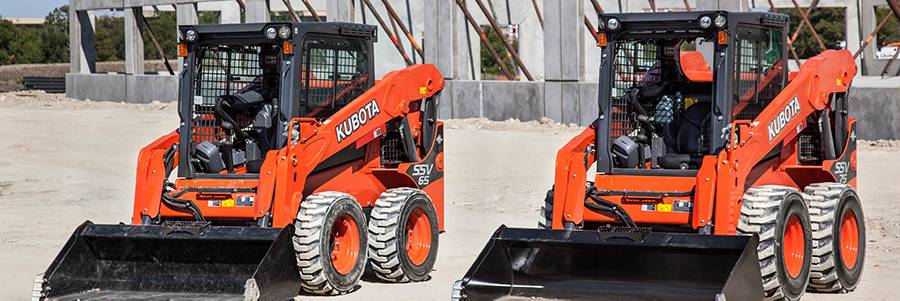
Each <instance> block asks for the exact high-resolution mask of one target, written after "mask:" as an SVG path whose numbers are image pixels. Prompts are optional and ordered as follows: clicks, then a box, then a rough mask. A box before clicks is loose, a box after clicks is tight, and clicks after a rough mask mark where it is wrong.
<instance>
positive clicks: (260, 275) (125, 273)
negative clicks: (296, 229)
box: [36, 221, 300, 300]
mask: <svg viewBox="0 0 900 301" xmlns="http://www.w3.org/2000/svg"><path fill="white" fill-rule="evenodd" d="M292 234H293V226H292V225H290V226H288V227H286V228H284V229H273V228H254V227H224V226H221V227H220V226H209V225H208V224H203V223H196V222H170V223H165V224H163V225H162V226H151V225H146V226H144V225H142V226H137V225H95V224H93V223H91V222H90V221H88V222H85V223H84V224H82V225H81V226H79V227H78V229H76V230H75V233H74V234H72V236H71V237H70V238H69V240H68V241H67V242H66V245H65V246H64V247H63V249H62V251H60V253H59V255H57V256H56V259H54V261H53V263H51V264H50V267H49V268H47V271H46V272H45V273H44V275H43V277H42V278H40V279H39V281H42V283H40V284H39V285H38V287H39V288H40V293H39V294H37V293H36V297H38V296H40V297H41V298H46V299H58V300H76V299H77V300H85V299H88V300H90V299H104V300H122V299H127V300H145V299H163V300H171V299H182V300H183V299H243V300H256V299H259V300H284V299H288V298H291V297H293V296H296V295H297V293H298V292H299V288H300V287H299V284H298V283H299V274H298V272H297V265H296V261H295V260H296V259H295V257H294V250H293V246H292V243H291V237H292ZM36 290H37V288H36Z"/></svg>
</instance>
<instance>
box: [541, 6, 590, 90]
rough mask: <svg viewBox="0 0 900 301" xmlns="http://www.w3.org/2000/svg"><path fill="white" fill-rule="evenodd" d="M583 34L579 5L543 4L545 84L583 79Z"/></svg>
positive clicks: (581, 7)
mask: <svg viewBox="0 0 900 301" xmlns="http://www.w3.org/2000/svg"><path fill="white" fill-rule="evenodd" d="M584 31H585V29H584V2H583V1H571V0H546V1H544V73H545V80H547V81H580V80H582V79H583V78H584V74H583V71H584Z"/></svg>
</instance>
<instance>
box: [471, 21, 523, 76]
mask: <svg viewBox="0 0 900 301" xmlns="http://www.w3.org/2000/svg"><path fill="white" fill-rule="evenodd" d="M481 29H482V30H483V31H484V34H485V35H486V36H487V39H488V42H490V43H491V46H492V47H493V48H494V50H497V54H499V55H500V59H501V60H502V61H503V63H504V64H506V66H507V67H508V68H509V70H510V72H512V73H513V76H518V74H519V68H518V67H517V66H516V64H515V62H514V61H513V59H512V57H510V56H509V51H508V50H506V46H504V45H503V41H502V40H500V35H499V34H497V32H496V31H494V28H493V27H491V26H488V25H482V26H481ZM510 44H511V45H512V46H513V48H516V49H518V48H519V41H518V40H515V39H513V40H512V41H510ZM480 58H481V76H482V78H484V79H500V78H506V75H504V74H503V71H502V70H501V69H500V65H499V64H497V60H495V59H494V57H493V56H491V53H490V51H488V50H487V47H483V46H482V47H481V57H480Z"/></svg>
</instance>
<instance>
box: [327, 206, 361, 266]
mask: <svg viewBox="0 0 900 301" xmlns="http://www.w3.org/2000/svg"><path fill="white" fill-rule="evenodd" d="M357 257H359V229H358V228H357V224H356V220H354V219H353V217H351V216H349V215H346V214H344V215H341V216H340V217H338V219H337V220H336V221H335V222H334V225H332V227H331V265H332V266H334V269H335V270H336V271H337V272H338V273H339V274H341V275H347V274H349V273H350V271H353V267H355V266H356V259H357Z"/></svg>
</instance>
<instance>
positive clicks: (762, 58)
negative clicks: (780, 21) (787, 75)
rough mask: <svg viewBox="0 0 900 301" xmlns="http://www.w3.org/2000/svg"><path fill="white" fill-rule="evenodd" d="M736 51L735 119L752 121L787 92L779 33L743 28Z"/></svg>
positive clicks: (781, 40)
mask: <svg viewBox="0 0 900 301" xmlns="http://www.w3.org/2000/svg"><path fill="white" fill-rule="evenodd" d="M736 40H737V41H735V42H736V46H737V48H736V49H735V74H734V80H735V81H734V83H735V85H734V87H735V89H734V91H735V95H734V98H733V103H732V112H733V117H734V119H741V120H753V119H755V118H756V117H757V116H759V114H760V113H761V112H762V111H763V110H764V109H765V108H766V106H768V105H769V103H770V102H772V100H773V99H775V97H776V96H778V93H779V92H780V91H781V90H782V88H784V85H785V80H784V59H783V57H782V48H783V47H782V45H783V36H782V34H781V32H780V31H777V30H769V29H760V28H750V27H742V28H739V29H738V35H737V39H736Z"/></svg>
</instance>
